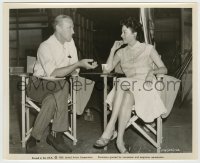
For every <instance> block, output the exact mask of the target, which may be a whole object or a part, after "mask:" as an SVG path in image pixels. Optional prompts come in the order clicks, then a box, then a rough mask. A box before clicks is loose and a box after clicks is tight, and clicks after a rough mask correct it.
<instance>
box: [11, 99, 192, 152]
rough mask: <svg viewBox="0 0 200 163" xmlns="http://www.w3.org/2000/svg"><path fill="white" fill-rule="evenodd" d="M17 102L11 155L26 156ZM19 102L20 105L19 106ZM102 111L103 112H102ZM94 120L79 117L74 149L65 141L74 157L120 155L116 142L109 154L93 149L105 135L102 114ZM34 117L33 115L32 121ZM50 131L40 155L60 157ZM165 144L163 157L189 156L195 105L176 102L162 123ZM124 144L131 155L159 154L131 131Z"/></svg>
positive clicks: (40, 146) (12, 110)
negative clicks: (89, 154)
mask: <svg viewBox="0 0 200 163" xmlns="http://www.w3.org/2000/svg"><path fill="white" fill-rule="evenodd" d="M16 98H17V99H15V102H14V103H13V104H12V105H11V107H10V134H9V135H10V143H9V144H10V148H9V149H10V153H18V154H19V153H22V154H23V153H26V151H25V149H23V148H22V147H21V137H20V109H21V108H20V99H19V97H16ZM16 101H17V102H16ZM99 109H100V110H101V109H102V108H99ZM91 111H92V113H93V115H94V120H93V121H86V120H84V115H82V116H79V117H77V136H78V143H77V145H76V146H73V145H72V142H71V140H69V139H68V138H65V141H66V142H68V144H69V145H70V146H71V147H72V149H73V151H72V153H80V154H81V153H83V154H84V153H118V151H117V149H116V145H115V141H114V140H113V141H112V142H111V143H110V144H109V145H108V149H107V151H105V150H103V149H96V148H94V147H93V144H94V143H95V141H96V140H97V139H98V138H99V136H100V135H101V133H102V123H103V122H102V118H101V116H102V113H101V112H99V110H98V111H97V110H96V109H91ZM34 117H35V116H34V115H32V119H33V118H34ZM48 131H49V128H47V129H46V131H45V133H44V137H43V138H42V140H41V141H40V142H39V143H38V151H39V152H40V153H58V152H57V151H56V150H54V148H53V147H51V146H49V145H48V144H47V143H46V141H45V139H46V136H47V134H48ZM163 137H164V139H163V144H162V149H161V152H162V153H190V152H191V151H192V104H191V102H190V101H187V102H185V103H183V104H182V105H181V106H180V102H179V101H178V98H177V100H176V102H175V105H174V107H173V110H172V112H171V114H170V116H169V117H168V118H167V119H165V120H164V122H163ZM124 139H125V143H126V144H128V145H130V146H131V153H156V149H155V148H154V147H153V146H152V145H151V144H150V143H149V142H148V141H147V140H146V139H145V138H143V137H142V136H141V135H140V134H139V133H138V132H137V131H135V130H134V128H128V129H127V130H126V132H125V136H124Z"/></svg>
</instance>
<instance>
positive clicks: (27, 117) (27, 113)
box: [26, 107, 30, 133]
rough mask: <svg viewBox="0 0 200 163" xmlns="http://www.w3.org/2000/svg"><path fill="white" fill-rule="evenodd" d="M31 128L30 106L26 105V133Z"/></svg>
mask: <svg viewBox="0 0 200 163" xmlns="http://www.w3.org/2000/svg"><path fill="white" fill-rule="evenodd" d="M29 130H30V119H29V108H28V107H26V133H27V132H29Z"/></svg>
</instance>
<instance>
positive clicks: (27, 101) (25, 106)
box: [19, 56, 77, 148]
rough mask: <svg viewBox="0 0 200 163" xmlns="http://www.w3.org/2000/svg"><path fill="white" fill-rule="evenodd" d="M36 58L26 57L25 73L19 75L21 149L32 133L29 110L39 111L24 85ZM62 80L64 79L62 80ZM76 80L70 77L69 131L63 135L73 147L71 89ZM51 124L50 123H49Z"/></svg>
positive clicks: (73, 111)
mask: <svg viewBox="0 0 200 163" xmlns="http://www.w3.org/2000/svg"><path fill="white" fill-rule="evenodd" d="M35 61H36V58H35V57H29V56H28V57H27V73H24V74H20V75H19V76H20V77H21V81H22V85H21V90H22V99H21V100H22V148H25V146H26V142H27V140H28V138H29V137H30V133H31V131H32V127H30V119H29V109H30V108H32V109H35V110H36V111H38V112H39V111H40V104H39V105H38V104H37V103H36V102H35V101H33V100H32V99H31V98H30V97H28V96H27V94H26V85H27V84H28V82H29V78H30V76H31V75H32V73H33V67H34V65H35ZM63 79H64V78H63ZM75 80H77V76H76V75H75V76H71V77H70V87H71V88H70V98H69V99H66V100H68V107H69V108H68V109H69V113H70V115H69V116H70V127H69V131H67V132H65V133H64V134H65V135H66V136H67V137H69V138H70V139H71V140H72V141H73V145H76V143H77V137H76V91H75V90H74V89H73V83H74V81H75ZM51 122H52V121H51Z"/></svg>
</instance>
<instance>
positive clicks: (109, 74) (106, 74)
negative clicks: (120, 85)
mask: <svg viewBox="0 0 200 163" xmlns="http://www.w3.org/2000/svg"><path fill="white" fill-rule="evenodd" d="M120 75H122V74H119V73H103V74H101V77H110V78H114V77H119V76H120Z"/></svg>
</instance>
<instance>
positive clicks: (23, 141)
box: [21, 77, 26, 148]
mask: <svg viewBox="0 0 200 163" xmlns="http://www.w3.org/2000/svg"><path fill="white" fill-rule="evenodd" d="M25 80H26V79H25V77H22V83H24V85H23V84H22V103H21V104H22V148H25V146H26V135H25V109H26V108H25V99H26V95H25V83H26V81H25Z"/></svg>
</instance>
